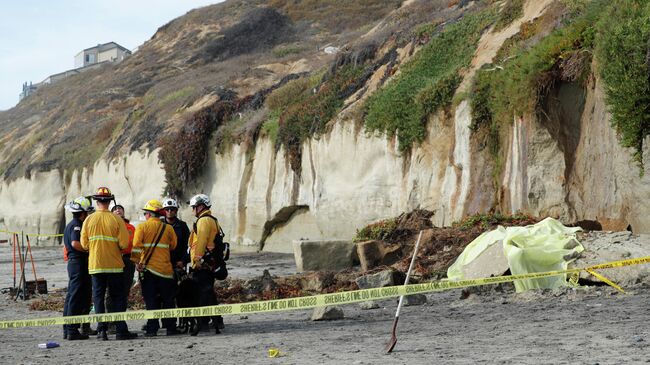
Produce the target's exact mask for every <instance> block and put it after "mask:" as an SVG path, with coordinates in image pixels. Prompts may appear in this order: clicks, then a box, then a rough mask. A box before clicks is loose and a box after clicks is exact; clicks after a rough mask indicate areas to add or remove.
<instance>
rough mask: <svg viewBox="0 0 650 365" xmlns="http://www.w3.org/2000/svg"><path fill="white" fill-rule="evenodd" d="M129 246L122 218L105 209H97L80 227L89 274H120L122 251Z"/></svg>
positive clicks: (122, 265)
mask: <svg viewBox="0 0 650 365" xmlns="http://www.w3.org/2000/svg"><path fill="white" fill-rule="evenodd" d="M128 246H129V232H128V231H127V230H126V226H125V225H124V221H123V220H122V218H120V217H118V216H116V215H115V214H113V213H111V212H109V211H108V210H105V209H98V210H97V211H96V212H95V213H93V214H91V215H89V216H88V218H86V220H85V221H84V224H83V226H82V227H81V247H83V249H84V250H88V253H89V258H88V272H89V273H90V274H100V273H121V272H122V271H123V268H124V262H123V261H122V253H121V252H120V250H123V249H125V248H127V247H128Z"/></svg>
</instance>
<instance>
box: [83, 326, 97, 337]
mask: <svg viewBox="0 0 650 365" xmlns="http://www.w3.org/2000/svg"><path fill="white" fill-rule="evenodd" d="M81 334H82V335H88V336H95V335H97V331H95V330H94V329H92V328H90V323H83V324H82V325H81Z"/></svg>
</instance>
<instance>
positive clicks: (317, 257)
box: [293, 241, 356, 272]
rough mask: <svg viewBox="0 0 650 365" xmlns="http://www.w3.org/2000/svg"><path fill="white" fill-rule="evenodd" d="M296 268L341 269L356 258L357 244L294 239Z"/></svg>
mask: <svg viewBox="0 0 650 365" xmlns="http://www.w3.org/2000/svg"><path fill="white" fill-rule="evenodd" d="M293 255H294V257H295V259H296V268H297V269H298V271H299V272H303V271H321V270H323V271H326V270H329V271H339V270H343V269H347V268H350V267H352V266H353V265H354V261H355V259H356V244H354V243H352V242H350V241H293Z"/></svg>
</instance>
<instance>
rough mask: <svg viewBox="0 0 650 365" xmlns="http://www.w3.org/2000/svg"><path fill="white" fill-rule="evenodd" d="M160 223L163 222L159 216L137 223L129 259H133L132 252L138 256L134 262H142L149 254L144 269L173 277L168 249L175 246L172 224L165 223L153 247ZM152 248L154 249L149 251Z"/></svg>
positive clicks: (161, 275)
mask: <svg viewBox="0 0 650 365" xmlns="http://www.w3.org/2000/svg"><path fill="white" fill-rule="evenodd" d="M162 224H164V223H162V222H161V221H160V218H156V217H150V218H149V219H147V221H146V222H144V223H141V224H139V225H138V226H137V227H136V228H135V237H134V238H133V250H132V251H131V260H133V257H134V254H136V255H137V257H138V261H136V262H137V263H141V264H144V263H145V261H146V260H147V256H149V254H151V258H150V259H149V262H148V263H147V267H146V270H147V271H149V272H150V273H152V274H154V275H157V276H160V277H163V278H167V279H173V278H174V270H173V268H172V262H171V259H170V257H171V255H170V253H169V251H172V250H174V249H175V248H176V233H174V229H173V228H172V226H170V225H169V224H165V231H164V233H163V235H162V237H161V238H160V241H158V244H157V245H156V248H155V249H154V248H153V246H154V243H155V242H156V238H158V234H159V233H160V227H161V225H162ZM152 249H153V250H154V251H151V250H152Z"/></svg>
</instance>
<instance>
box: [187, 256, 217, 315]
mask: <svg viewBox="0 0 650 365" xmlns="http://www.w3.org/2000/svg"><path fill="white" fill-rule="evenodd" d="M192 280H194V282H195V284H196V288H197V289H198V291H199V295H198V298H199V307H206V306H210V305H217V304H219V303H218V302H217V296H216V295H215V294H214V277H212V273H211V272H210V270H204V269H201V270H195V271H193V272H192ZM209 320H210V318H209V317H201V318H200V321H201V323H202V324H203V325H206V324H207V323H208V322H209Z"/></svg>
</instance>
